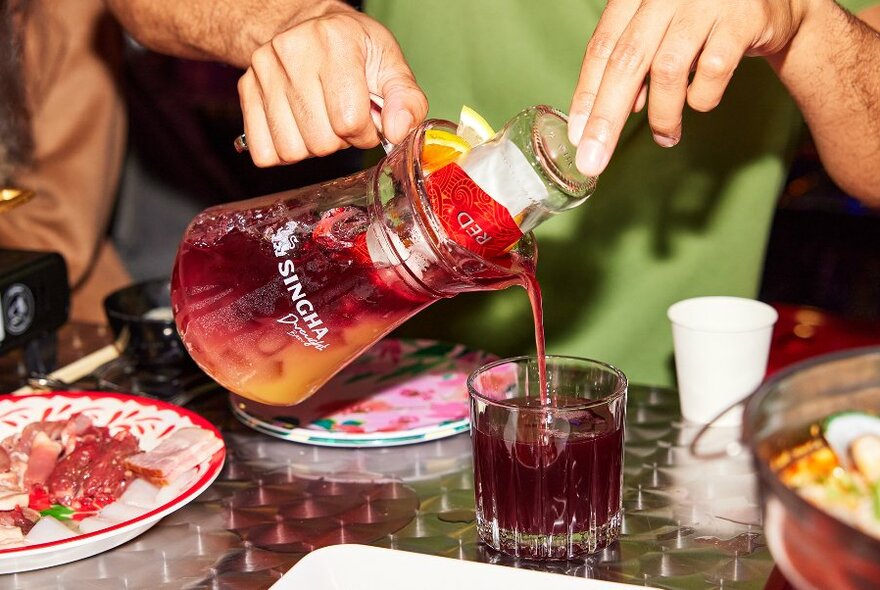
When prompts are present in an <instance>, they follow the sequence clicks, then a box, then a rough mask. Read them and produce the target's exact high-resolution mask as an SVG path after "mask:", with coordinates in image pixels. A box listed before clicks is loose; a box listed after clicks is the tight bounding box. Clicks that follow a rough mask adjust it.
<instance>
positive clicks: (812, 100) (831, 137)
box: [769, 0, 880, 207]
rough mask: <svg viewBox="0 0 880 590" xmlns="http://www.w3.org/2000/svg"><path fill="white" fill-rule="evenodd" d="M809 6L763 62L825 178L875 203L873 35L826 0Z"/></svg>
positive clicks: (879, 190) (879, 66)
mask: <svg viewBox="0 0 880 590" xmlns="http://www.w3.org/2000/svg"><path fill="white" fill-rule="evenodd" d="M809 5H810V7H809V9H808V11H807V16H806V17H805V18H804V21H803V23H802V24H801V27H800V29H799V30H798V33H797V35H796V36H795V37H794V39H793V40H792V42H791V44H790V45H789V47H788V49H787V50H786V51H785V52H783V53H780V54H777V55H776V56H773V57H771V58H770V59H769V61H770V63H771V65H772V66H773V67H774V69H775V70H776V71H777V73H778V75H779V77H780V79H781V80H782V82H783V84H785V86H786V87H787V88H788V90H789V92H790V93H791V95H792V96H793V97H794V99H795V101H796V102H797V104H798V106H799V108H800V110H801V112H802V113H803V115H804V118H805V119H806V122H807V125H808V126H809V128H810V131H811V133H812V136H813V139H814V141H815V143H816V147H817V149H818V150H819V154H820V156H821V158H822V162H823V164H824V166H825V168H826V170H828V172H829V174H830V175H831V176H832V178H833V179H834V180H835V181H836V182H837V183H838V184H839V185H840V186H841V187H842V188H843V189H844V190H846V191H847V192H849V193H850V194H852V195H853V196H855V197H857V198H860V199H862V200H863V201H864V202H866V203H867V204H869V205H872V206H878V207H880V33H878V32H877V31H875V30H874V29H872V28H871V27H870V26H868V25H867V24H866V23H865V22H863V21H861V20H859V19H857V18H855V17H853V16H851V15H849V14H848V13H846V12H845V11H844V10H843V9H841V8H840V7H839V6H838V5H837V4H835V3H834V2H833V1H832V0H810V1H809Z"/></svg>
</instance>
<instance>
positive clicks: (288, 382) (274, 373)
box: [172, 201, 434, 405]
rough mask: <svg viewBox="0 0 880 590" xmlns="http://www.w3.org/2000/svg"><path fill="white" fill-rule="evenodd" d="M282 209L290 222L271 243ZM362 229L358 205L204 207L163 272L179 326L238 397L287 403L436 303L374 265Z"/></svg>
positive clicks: (283, 221)
mask: <svg viewBox="0 0 880 590" xmlns="http://www.w3.org/2000/svg"><path fill="white" fill-rule="evenodd" d="M289 219H295V220H296V222H295V225H294V226H293V227H292V228H291V232H289V235H288V236H287V237H286V241H285V240H281V242H282V246H281V248H280V249H279V246H278V242H279V236H280V237H284V235H286V234H284V235H282V234H279V230H280V229H282V228H285V227H288V226H287V222H288V220H289ZM367 227H368V219H367V213H366V211H365V210H363V209H361V208H359V207H344V208H336V209H331V210H328V211H326V212H324V213H322V214H320V215H319V214H317V213H312V212H310V211H308V210H306V209H304V210H297V209H295V208H294V204H293V202H290V201H288V202H284V201H266V203H265V206H264V207H254V208H251V209H246V210H226V209H224V208H223V207H219V208H214V209H210V210H208V211H206V212H204V213H202V214H201V215H200V216H199V217H198V218H196V221H195V222H194V223H193V225H192V226H191V228H190V230H189V231H188V233H187V235H186V237H185V239H184V242H183V243H182V244H181V247H180V251H179V253H178V258H177V262H176V264H175V269H174V273H173V277H172V304H173V306H174V311H175V316H176V319H177V322H178V327H179V329H180V332H181V336H182V338H183V340H184V342H185V343H186V345H187V348H188V349H189V351H190V354H191V355H192V357H193V358H194V359H195V361H196V362H197V363H198V364H199V365H200V366H201V367H202V368H203V369H205V371H206V372H208V373H209V374H210V375H211V376H212V377H213V378H214V379H215V380H217V381H218V382H219V383H220V384H221V385H223V386H225V387H227V388H228V389H230V390H232V391H235V392H236V393H239V394H241V395H243V396H245V397H248V398H251V399H253V400H255V401H259V402H262V403H267V404H274V405H289V404H293V403H296V402H298V401H301V400H302V399H304V398H306V397H308V396H309V395H311V394H312V393H314V392H315V390H317V389H318V388H319V387H320V386H321V385H323V384H324V383H325V382H326V381H327V380H328V379H329V378H330V377H331V376H332V375H333V374H335V373H336V372H337V371H338V370H339V369H341V368H342V367H344V366H345V365H346V364H348V362H349V361H350V360H352V358H353V357H354V356H356V355H357V354H359V352H360V351H361V350H362V349H363V347H364V346H366V345H369V344H370V343H372V342H375V341H376V340H378V339H379V338H380V337H382V336H383V335H384V334H386V333H388V332H389V331H390V330H392V329H393V328H395V327H396V326H397V325H399V324H400V323H401V322H402V321H403V320H405V319H406V318H407V317H409V316H410V315H411V314H413V313H415V312H417V311H418V310H420V309H422V308H423V307H425V306H427V305H428V304H430V303H431V302H432V301H434V298H433V297H430V296H428V295H427V294H425V293H423V292H416V291H415V290H414V289H412V288H410V287H409V286H408V285H407V284H405V283H404V282H403V281H402V280H401V279H400V277H399V275H398V274H397V272H395V270H394V269H393V268H391V267H390V266H389V265H387V264H386V265H385V266H384V267H382V266H381V265H377V264H376V263H374V261H373V260H372V259H371V257H370V253H369V250H368V248H367V245H366V232H367ZM273 236H274V242H275V243H274V244H273ZM285 248H289V249H288V250H286V251H283V252H282V250H284V249H285Z"/></svg>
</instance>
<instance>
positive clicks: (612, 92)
mask: <svg viewBox="0 0 880 590" xmlns="http://www.w3.org/2000/svg"><path fill="white" fill-rule="evenodd" d="M672 10H673V7H672V6H671V3H669V2H650V3H645V4H643V5H642V7H641V8H639V10H638V11H636V13H635V15H633V18H632V21H630V24H629V26H628V27H627V29H626V31H624V33H623V35H622V36H621V37H620V40H619V41H618V43H617V46H616V47H615V48H614V51H613V52H612V53H611V57H609V58H608V64H607V66H606V68H605V73H604V75H603V76H602V82H601V84H600V85H599V91H598V92H597V93H596V100H595V102H594V104H593V108H592V110H591V112H590V117H589V119H587V123H586V125H585V126H584V133H583V136H582V137H581V141H580V143H579V144H578V151H577V157H576V160H575V161H576V163H577V167H578V169H579V170H580V171H581V172H583V173H584V174H586V175H588V176H598V175H599V174H600V173H601V172H602V171H603V170H604V169H605V167H606V166H607V165H608V161H609V160H610V159H611V154H612V153H613V152H614V148H615V147H616V146H617V140H618V138H619V137H620V131H621V130H622V129H623V125H624V123H626V119H627V118H628V117H629V114H630V111H631V110H632V105H633V104H634V103H635V101H636V96H637V95H638V93H639V91H640V89H641V87H642V84H643V83H644V80H645V76H646V75H647V73H648V68H649V67H650V64H651V61H652V60H653V57H654V54H655V53H656V51H657V48H658V47H659V45H660V43H661V41H662V39H663V36H664V35H665V34H666V29H667V26H668V24H669V22H670V21H671V19H672V16H673V13H672Z"/></svg>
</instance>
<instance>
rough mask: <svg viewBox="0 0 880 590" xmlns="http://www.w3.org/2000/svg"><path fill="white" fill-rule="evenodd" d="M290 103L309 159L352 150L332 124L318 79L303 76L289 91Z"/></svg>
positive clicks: (288, 98)
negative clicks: (342, 150)
mask: <svg viewBox="0 0 880 590" xmlns="http://www.w3.org/2000/svg"><path fill="white" fill-rule="evenodd" d="M287 100H288V103H289V104H290V108H291V111H292V113H293V116H294V118H295V119H296V125H297V128H298V129H299V131H300V134H301V135H302V139H303V143H304V144H305V147H306V149H307V150H308V153H309V155H311V156H317V157H323V156H328V155H330V154H332V153H334V152H337V151H339V150H341V149H343V148H346V147H348V146H349V144H348V142H346V141H345V140H344V139H342V138H341V137H339V136H338V135H337V134H336V132H335V131H334V129H333V125H332V124H331V123H330V115H329V114H328V112H327V104H326V103H325V100H326V99H325V97H324V88H323V86H322V83H321V80H320V79H319V78H318V77H317V76H308V75H301V76H300V77H299V78H298V79H297V81H296V84H295V85H290V86H289V87H288V93H287ZM364 100H367V99H364Z"/></svg>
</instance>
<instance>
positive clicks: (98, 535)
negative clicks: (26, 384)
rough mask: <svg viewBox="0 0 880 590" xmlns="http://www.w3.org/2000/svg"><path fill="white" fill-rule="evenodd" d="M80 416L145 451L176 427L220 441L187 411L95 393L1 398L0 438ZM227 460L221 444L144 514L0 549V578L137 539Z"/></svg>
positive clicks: (204, 484)
mask: <svg viewBox="0 0 880 590" xmlns="http://www.w3.org/2000/svg"><path fill="white" fill-rule="evenodd" d="M77 413H82V414H86V415H88V416H89V417H91V418H92V420H93V421H94V423H95V424H96V425H98V426H107V427H108V428H109V429H110V432H117V431H119V430H128V431H129V432H131V433H132V434H133V435H134V436H135V437H137V439H138V440H139V441H140V447H141V449H143V450H150V449H152V448H153V447H155V446H156V445H157V444H159V442H161V441H162V439H164V438H165V437H167V436H168V435H170V434H171V433H172V432H174V431H175V430H177V429H178V428H184V427H188V426H198V427H200V428H204V429H206V430H210V431H211V432H213V433H214V434H215V435H216V436H217V437H218V438H220V439H221V440H223V439H222V436H221V435H220V432H219V431H218V430H217V429H216V428H215V427H214V425H213V424H211V423H210V422H208V421H207V420H205V419H204V418H202V417H201V416H199V415H198V414H195V413H193V412H191V411H189V410H185V409H183V408H180V407H178V406H174V405H171V404H167V403H164V402H160V401H157V400H151V399H146V398H142V397H138V396H134V395H124V394H114V393H97V392H56V393H47V394H38V395H24V396H12V395H4V396H0V440H3V439H5V438H6V437H7V436H10V435H13V434H15V433H17V432H20V431H21V430H22V429H23V428H24V427H25V426H26V425H27V424H30V423H31V422H36V421H40V420H66V419H67V418H69V417H70V416H72V415H74V414H77ZM225 458H226V448H225V446H224V447H223V448H221V449H220V450H219V451H217V452H216V453H214V455H213V456H211V458H210V459H208V460H206V461H203V462H202V463H201V464H200V465H199V466H198V467H197V468H196V473H195V475H194V477H193V478H192V479H191V480H190V483H189V485H188V486H186V487H184V488H183V489H182V490H181V491H180V492H179V493H178V494H177V495H176V496H175V497H173V498H171V499H170V500H168V501H166V502H164V503H162V504H160V505H158V506H156V507H154V508H153V509H152V510H149V511H148V512H146V513H145V514H143V515H141V516H139V517H137V518H132V519H130V520H126V521H122V522H119V523H117V524H114V525H112V526H109V527H107V528H105V529H102V530H99V531H94V532H91V533H85V534H80V535H77V536H75V537H71V538H69V539H64V540H61V541H54V542H51V543H40V544H33V545H26V546H24V547H12V548H8V549H0V574H9V573H15V572H23V571H28V570H35V569H40V568H44V567H50V566H54V565H59V564H62V563H68V562H71V561H76V560H78V559H83V558H86V557H91V556H92V555H97V554H98V553H102V552H104V551H107V550H109V549H112V548H113V547H116V546H117V545H121V544H122V543H125V542H126V541H128V540H129V539H133V538H134V537H136V536H138V535H140V534H141V533H143V532H145V531H146V530H147V529H149V528H150V527H151V526H153V525H154V524H156V523H157V522H159V520H161V519H162V518H163V517H165V516H167V515H168V514H171V513H172V512H174V511H175V510H179V509H180V508H182V507H183V506H185V505H186V504H188V503H189V502H191V501H192V500H194V499H195V498H196V497H197V496H198V495H199V494H201V493H202V492H203V491H204V490H206V489H207V488H208V486H210V485H211V483H212V482H213V481H214V480H215V479H216V478H217V476H218V475H219V474H220V469H221V468H222V467H223V462H224V460H225Z"/></svg>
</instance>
